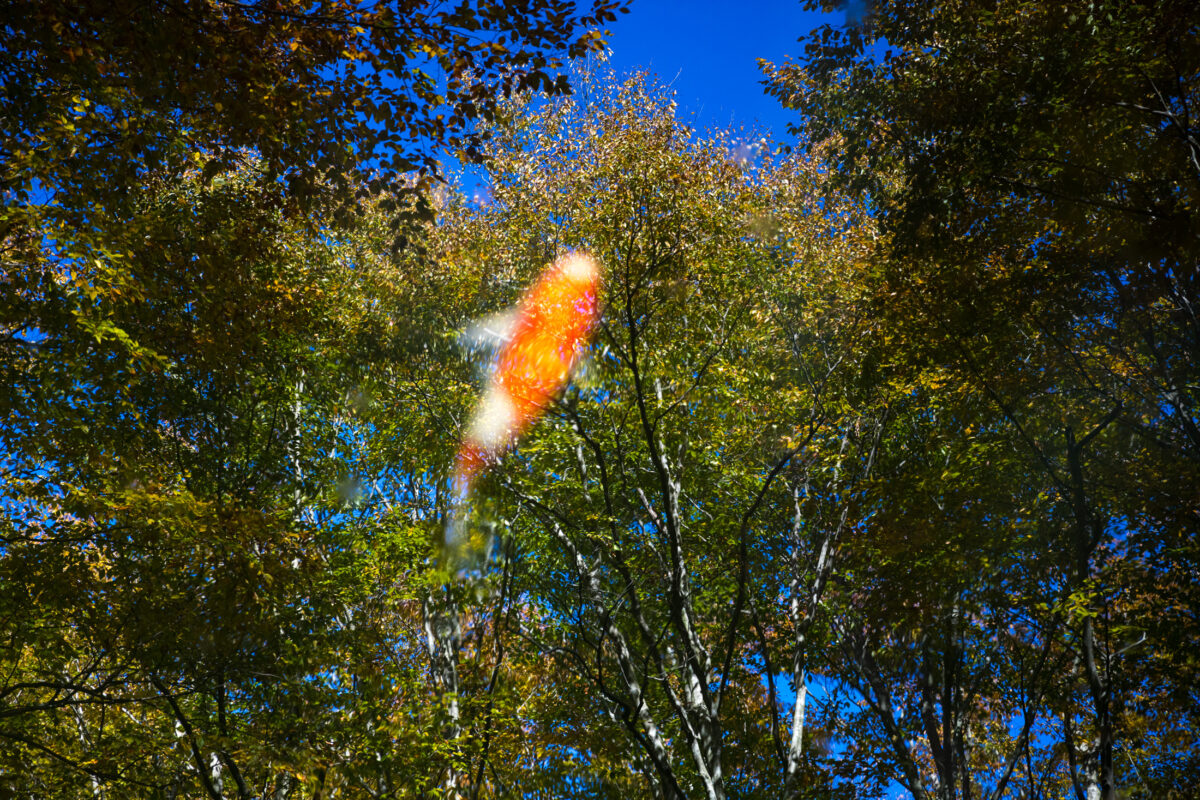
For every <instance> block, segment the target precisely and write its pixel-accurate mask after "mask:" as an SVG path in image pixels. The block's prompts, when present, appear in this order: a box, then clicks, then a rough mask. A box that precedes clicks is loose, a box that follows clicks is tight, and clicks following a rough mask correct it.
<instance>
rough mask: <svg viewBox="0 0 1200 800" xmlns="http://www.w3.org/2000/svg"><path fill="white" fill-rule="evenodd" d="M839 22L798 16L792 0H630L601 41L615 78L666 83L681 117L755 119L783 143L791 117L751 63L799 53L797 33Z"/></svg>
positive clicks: (728, 122) (721, 122)
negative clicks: (633, 73) (647, 77)
mask: <svg viewBox="0 0 1200 800" xmlns="http://www.w3.org/2000/svg"><path fill="white" fill-rule="evenodd" d="M844 19H845V14H843V13H841V12H836V13H833V14H820V13H816V12H807V11H804V10H803V9H802V8H801V4H800V2H799V0H741V2H717V0H693V1H692V2H687V1H686V0H682V1H681V0H633V3H632V5H631V6H630V12H629V13H628V14H622V15H620V16H619V18H618V19H617V21H616V22H615V23H613V24H612V25H610V26H609V30H611V31H612V36H611V37H609V40H608V42H609V48H610V49H611V50H612V53H613V55H612V61H611V63H612V64H613V66H614V67H615V68H616V69H617V71H618V73H623V72H627V71H630V70H633V69H636V68H638V67H646V68H648V69H650V70H651V71H652V72H654V73H655V74H657V75H658V76H659V78H661V79H662V81H663V82H664V83H669V84H671V87H672V88H673V89H675V91H676V92H677V94H676V101H677V102H678V103H679V106H680V109H681V111H682V112H683V115H684V119H685V120H687V121H689V122H691V123H692V124H695V125H696V126H697V127H700V128H729V127H738V126H741V125H749V124H752V123H755V122H757V123H758V124H760V125H761V126H763V127H765V128H767V129H768V130H770V132H771V133H773V134H774V135H775V136H776V137H778V138H780V139H784V140H788V139H789V137H787V135H786V131H787V123H788V122H794V121H795V120H796V115H795V112H792V111H788V110H786V109H784V108H782V107H781V106H780V105H779V103H778V102H776V101H775V100H774V99H773V98H770V97H768V96H767V95H766V94H764V93H763V87H762V85H761V83H760V81H761V80H762V75H761V73H760V72H759V70H758V66H757V64H756V63H755V60H756V59H759V58H765V59H767V60H768V61H775V62H777V63H778V62H780V61H783V60H784V58H785V56H796V55H799V53H800V45H799V44H798V43H797V41H796V40H797V39H798V38H799V37H800V36H801V35H803V34H805V33H807V32H808V31H810V30H812V29H813V28H814V27H816V26H818V25H821V24H822V23H824V22H831V23H834V24H841V23H842V21H843V20H844ZM689 114H692V115H694V117H693V118H691V119H689V118H688V115H689Z"/></svg>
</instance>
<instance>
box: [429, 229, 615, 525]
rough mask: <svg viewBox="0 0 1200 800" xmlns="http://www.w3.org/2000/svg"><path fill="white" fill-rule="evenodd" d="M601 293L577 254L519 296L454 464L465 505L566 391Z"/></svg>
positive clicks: (589, 263)
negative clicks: (482, 479) (484, 478)
mask: <svg viewBox="0 0 1200 800" xmlns="http://www.w3.org/2000/svg"><path fill="white" fill-rule="evenodd" d="M599 288H600V267H599V265H598V264H597V263H596V261H595V260H594V259H592V257H591V256H589V255H587V254H586V253H579V252H575V253H569V254H567V255H564V256H562V257H560V258H558V259H557V260H556V261H554V262H553V263H552V264H550V266H548V267H547V268H546V269H545V271H544V272H543V273H542V275H541V276H540V277H539V278H538V281H537V283H535V284H534V285H533V286H532V287H531V288H530V289H529V290H528V291H527V292H526V293H525V296H524V297H522V298H521V301H520V303H518V305H517V307H516V309H515V311H514V313H513V314H512V315H511V316H510V317H509V319H510V320H511V322H510V323H509V325H508V329H507V331H504V332H502V333H501V334H500V338H501V339H502V340H503V343H502V345H501V347H500V352H499V355H498V356H497V358H496V361H495V366H494V368H493V371H492V374H491V379H490V381H489V383H488V386H487V388H486V389H485V390H484V393H483V397H482V398H481V400H480V402H479V406H478V408H477V410H476V411H475V416H474V418H473V419H472V421H471V425H470V426H469V427H468V429H467V432H466V435H465V436H464V437H463V441H462V444H461V445H460V447H459V449H458V455H457V457H456V458H455V462H454V486H455V490H456V493H457V495H458V498H459V500H460V501H461V500H465V499H466V497H467V496H468V495H469V494H470V492H471V489H472V488H473V487H474V485H475V482H476V480H477V479H478V478H479V476H480V475H481V474H482V473H483V472H484V471H485V470H486V469H487V467H488V465H489V464H494V463H496V462H497V461H498V460H499V459H500V457H501V456H502V455H503V454H504V452H505V451H506V450H507V449H508V448H509V447H511V446H512V444H513V443H514V442H516V440H517V439H519V438H520V437H521V435H522V434H524V433H525V432H526V431H528V430H529V428H530V427H532V426H533V424H534V422H536V421H537V419H538V418H539V417H540V416H542V414H544V413H545V411H546V408H547V406H548V405H549V404H550V402H551V401H552V400H553V399H554V398H555V397H556V396H557V395H558V394H559V393H560V392H561V391H562V390H563V389H564V388H565V387H566V385H567V381H568V380H569V378H570V375H571V370H572V369H573V368H574V366H575V364H576V363H577V361H578V360H579V357H580V356H581V355H582V354H583V351H584V350H585V349H586V348H587V345H588V342H589V340H590V339H591V335H592V332H593V330H594V329H595V326H596V319H597V313H598V309H599V304H598V293H599ZM448 533H449V532H448ZM447 538H448V541H449V539H450V538H452V537H451V536H448V537H447Z"/></svg>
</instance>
